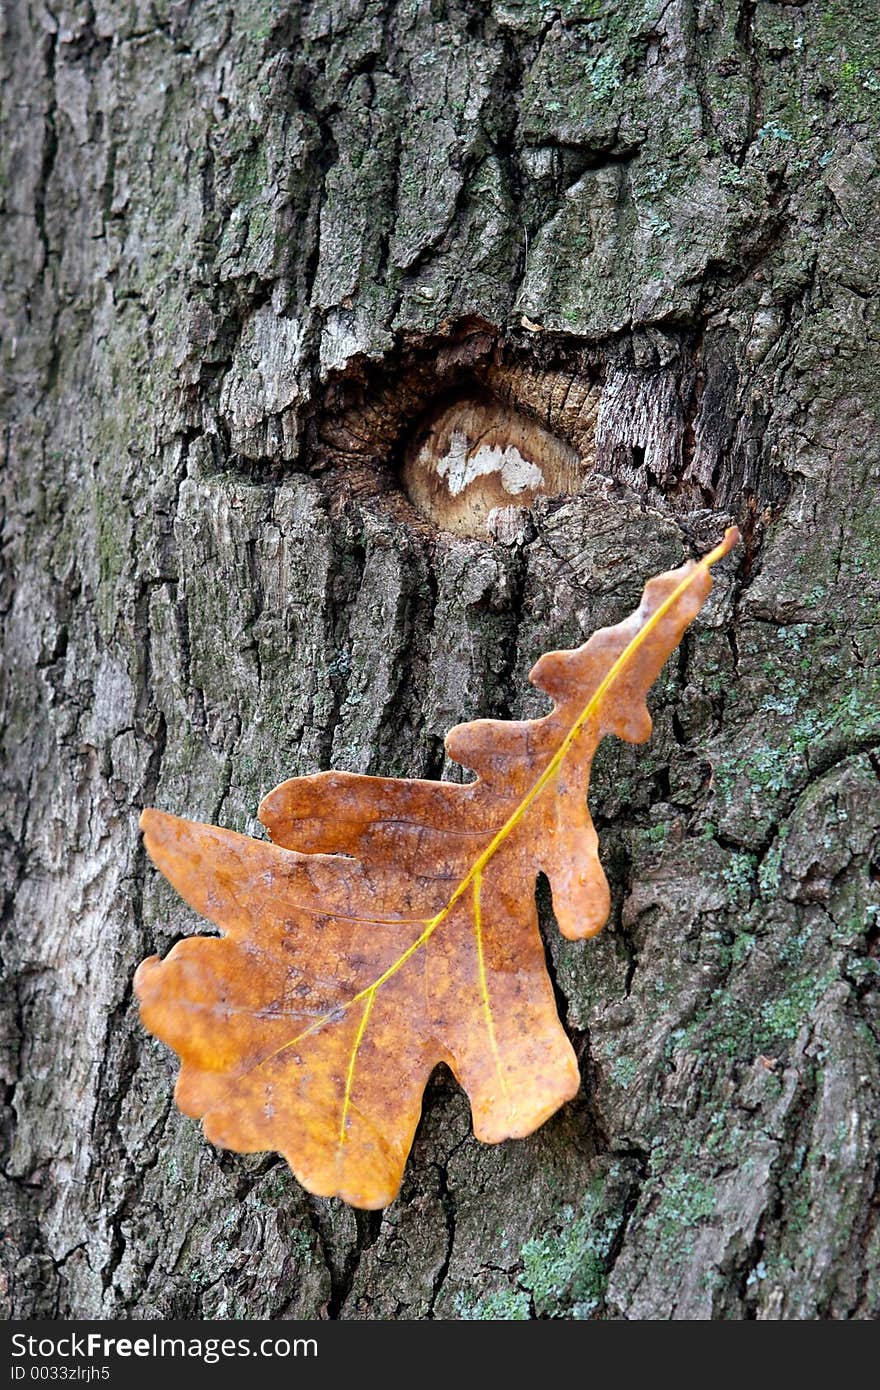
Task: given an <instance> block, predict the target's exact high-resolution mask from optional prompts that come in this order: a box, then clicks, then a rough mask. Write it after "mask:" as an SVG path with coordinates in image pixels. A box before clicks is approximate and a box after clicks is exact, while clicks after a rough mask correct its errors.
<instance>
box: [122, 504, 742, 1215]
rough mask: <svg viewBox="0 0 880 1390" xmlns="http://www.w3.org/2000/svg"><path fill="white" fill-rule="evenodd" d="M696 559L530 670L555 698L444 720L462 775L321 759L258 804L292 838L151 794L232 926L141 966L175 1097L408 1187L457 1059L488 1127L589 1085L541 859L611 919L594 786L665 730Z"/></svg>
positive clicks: (330, 1169) (181, 888)
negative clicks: (545, 937)
mask: <svg viewBox="0 0 880 1390" xmlns="http://www.w3.org/2000/svg"><path fill="white" fill-rule="evenodd" d="M737 539H738V532H737V531H736V530H735V528H731V529H730V530H729V531H728V532H727V534H726V535H725V538H724V541H723V542H722V543H721V545H719V546H718V547H717V548H716V549H715V550H714V551H712V552H711V554H709V555H707V556H706V557H705V558H704V559H703V560H702V561H700V562H699V563H698V564H695V563H693V562H692V561H689V562H688V563H687V564H685V565H683V566H682V567H681V568H680V569H676V570H672V571H670V572H669V573H667V574H662V575H660V576H659V577H658V578H656V579H652V580H651V581H650V582H649V583H648V585H647V587H646V588H645V591H644V594H643V597H642V602H641V605H640V607H639V608H638V609H637V610H636V612H635V613H633V614H632V615H631V616H630V617H629V618H627V619H625V621H623V622H621V623H619V624H618V625H617V626H616V627H610V628H603V629H602V630H601V631H599V632H596V633H595V634H594V635H593V636H592V637H591V638H590V640H589V641H588V642H586V643H585V644H584V646H582V647H579V648H577V649H576V650H574V651H561V652H548V653H547V654H546V655H545V656H542V657H541V658H540V660H539V661H538V662H537V663H536V665H535V667H534V669H533V670H532V672H531V676H530V679H531V680H532V681H533V683H534V684H535V685H536V686H538V687H539V688H540V689H541V690H543V691H545V692H546V693H547V694H548V695H550V696H551V697H552V698H553V700H554V702H555V704H554V708H553V710H552V711H551V713H550V714H548V715H546V716H545V717H544V718H543V719H532V720H526V721H523V722H507V721H500V720H493V719H478V720H475V721H474V722H473V723H470V724H459V725H458V726H457V727H456V728H454V729H452V730H451V731H450V733H449V734H448V735H447V737H446V749H447V752H448V753H449V755H450V757H452V758H454V759H455V761H456V762H458V763H461V764H462V765H463V766H465V767H468V768H471V769H473V771H474V772H476V773H477V780H476V781H474V782H471V783H467V784H464V785H459V784H454V783H446V782H429V781H407V780H403V779H397V778H386V777H365V776H357V775H354V774H352V773H347V772H322V773H318V774H317V775H315V776H311V777H297V778H294V779H293V780H291V781H289V782H283V783H282V784H281V786H279V787H276V788H275V790H274V791H272V792H270V793H269V795H268V796H267V797H266V798H265V800H264V801H263V803H262V805H261V806H260V812H259V814H260V819H261V821H262V822H263V824H264V825H265V826H266V827H267V829H268V831H269V833H270V835H271V837H272V840H273V841H274V843H273V844H269V843H267V842H265V841H262V840H254V839H251V838H249V837H248V836H245V835H238V834H235V833H234V832H233V831H230V830H222V829H220V828H219V827H217V826H213V825H202V824H198V823H196V822H193V821H187V820H180V819H178V818H177V817H176V816H171V815H166V814H165V813H164V812H162V811H155V810H146V811H144V813H143V816H142V819H141V824H142V826H143V830H144V834H145V839H146V846H147V849H148V851H149V853H150V856H151V857H152V859H153V861H154V863H155V864H156V865H157V867H158V868H159V869H161V871H162V873H163V874H165V876H166V877H167V878H168V879H169V880H170V882H171V883H172V884H173V885H174V887H175V888H176V889H177V891H178V892H179V893H180V894H181V895H182V896H183V897H184V898H185V899H186V901H187V902H188V903H190V904H191V905H192V907H194V908H195V909H196V911H197V912H199V913H201V915H202V916H203V917H207V918H208V919H209V920H210V921H212V922H215V923H216V924H217V926H218V927H220V929H221V931H222V932H223V936H222V937H221V938H219V939H218V938H213V937H209V938H205V937H190V938H189V939H187V940H185V941H182V942H179V943H178V944H177V945H176V946H175V947H174V948H173V950H172V951H171V952H170V953H169V955H168V956H167V958H166V959H165V960H164V961H159V959H158V957H155V956H154V957H152V958H151V959H149V960H146V961H144V962H143V964H142V965H141V966H140V968H139V970H138V972H137V976H136V980H135V987H136V991H137V994H138V997H139V999H140V1001H141V1014H142V1019H143V1022H144V1024H145V1026H146V1027H147V1028H148V1029H149V1030H150V1031H151V1032H152V1033H154V1034H155V1035H156V1036H157V1037H159V1038H161V1039H163V1040H164V1041H165V1042H166V1043H168V1044H169V1045H170V1046H171V1047H172V1048H174V1050H175V1051H176V1052H177V1053H179V1055H180V1058H181V1062H182V1067H181V1072H180V1077H179V1079H178V1082H177V1090H176V1099H177V1104H178V1105H179V1107H180V1109H181V1110H182V1111H183V1112H184V1113H185V1114H187V1115H192V1116H194V1117H203V1119H204V1127H205V1134H206V1136H207V1138H208V1139H209V1140H211V1142H212V1143H214V1144H218V1145H221V1146H223V1147H224V1148H228V1149H235V1150H237V1151H238V1152H241V1153H251V1152H255V1151H259V1150H277V1151H279V1152H280V1153H282V1154H284V1156H285V1158H286V1159H287V1160H288V1162H289V1164H290V1166H291V1168H292V1169H293V1171H294V1173H295V1174H296V1176H297V1177H298V1178H299V1180H300V1182H302V1183H303V1184H304V1186H305V1187H307V1188H308V1189H309V1190H310V1191H311V1192H313V1193H316V1194H317V1195H319V1196H324V1197H327V1196H332V1195H338V1196H340V1197H342V1198H343V1199H344V1200H345V1201H346V1202H349V1203H351V1204H352V1205H353V1206H357V1207H366V1208H378V1207H384V1206H386V1205H387V1204H388V1203H389V1202H391V1201H392V1200H393V1198H394V1197H395V1196H396V1194H397V1192H398V1189H399V1187H400V1183H401V1180H402V1176H403V1169H404V1165H405V1163H406V1158H407V1155H408V1153H409V1149H410V1146H411V1143H412V1139H413V1134H414V1132H415V1128H416V1125H417V1123H418V1120H419V1115H420V1112H421V1103H422V1094H423V1091H424V1088H425V1084H426V1082H427V1080H428V1077H429V1075H430V1073H431V1071H432V1070H433V1068H434V1067H435V1066H436V1065H437V1063H438V1062H445V1063H446V1064H447V1065H448V1066H449V1067H450V1068H451V1070H452V1071H453V1073H454V1074H455V1076H456V1077H457V1079H458V1081H459V1082H460V1083H461V1085H462V1086H463V1087H464V1089H465V1091H466V1092H467V1094H468V1096H469V1098H470V1102H471V1108H472V1113H473V1123H474V1133H475V1135H476V1136H477V1138H478V1139H482V1140H483V1141H485V1142H487V1143H497V1142H498V1141H499V1140H502V1139H507V1138H517V1137H521V1136H523V1135H526V1134H530V1133H531V1132H532V1131H533V1130H535V1129H537V1127H538V1126H539V1125H540V1124H542V1123H543V1121H544V1120H546V1119H547V1118H548V1117H549V1116H550V1115H552V1114H553V1112H554V1111H555V1110H556V1109H557V1108H558V1107H559V1106H560V1105H562V1104H563V1102H564V1101H566V1100H569V1099H570V1098H571V1097H572V1096H574V1094H575V1092H576V1091H577V1089H578V1085H579V1075H578V1067H577V1062H576V1059H575V1055H574V1052H573V1050H572V1047H571V1044H570V1043H569V1041H568V1038H567V1037H566V1035H565V1032H564V1030H563V1028H562V1025H561V1023H560V1021H559V1018H558V1015H557V1012H556V1006H555V1003H554V997H553V990H552V987H551V984H550V980H549V977H548V975H547V969H546V964H545V959H544V951H543V947H542V942H541V937H540V933H539V930H538V921H537V913H536V909H535V879H536V875H537V874H538V872H539V870H540V871H543V872H544V873H545V874H546V875H547V877H548V879H549V880H550V885H551V888H552V892H553V906H554V911H555V915H556V920H557V922H558V924H559V927H560V930H561V931H562V933H563V935H564V936H567V937H569V938H570V939H573V940H574V939H577V938H580V937H589V936H593V935H595V933H596V932H598V931H599V930H600V929H601V928H602V926H603V925H604V923H605V920H606V917H607V914H608V906H609V896H608V885H607V882H606V879H605V875H604V873H603V871H602V868H601V865H600V863H599V858H598V855H597V841H596V832H595V829H594V828H593V823H592V821H591V819H590V814H589V811H588V809H587V785H588V782H589V775H590V764H591V761H592V758H593V754H594V752H595V749H596V746H597V744H598V743H599V740H600V739H601V738H602V736H603V735H604V734H609V733H613V734H617V735H618V736H619V737H620V738H624V739H627V740H628V741H629V742H631V743H641V742H643V741H644V740H645V739H646V738H647V737H648V735H649V733H650V730H651V719H650V715H649V714H648V710H647V707H646V705H645V696H646V694H647V692H648V690H649V688H650V686H651V685H652V683H653V682H654V680H655V679H656V677H657V675H658V674H659V672H660V669H661V667H662V665H663V663H664V661H665V660H666V658H667V656H668V655H669V653H670V652H672V651H673V650H674V648H675V647H676V646H677V645H678V643H679V641H680V640H681V637H682V634H683V632H684V630H685V628H686V627H687V625H688V624H689V623H690V622H691V621H692V619H693V618H694V617H695V616H696V614H697V613H698V612H699V610H700V608H701V606H702V604H703V601H704V600H705V598H706V596H707V594H708V592H709V590H710V588H711V579H710V577H709V567H710V566H711V565H712V564H714V563H715V561H717V560H719V559H720V558H721V557H722V556H723V555H726V554H727V552H728V551H729V550H730V548H731V547H732V546H733V545H734V544H735V542H736V540H737Z"/></svg>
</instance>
